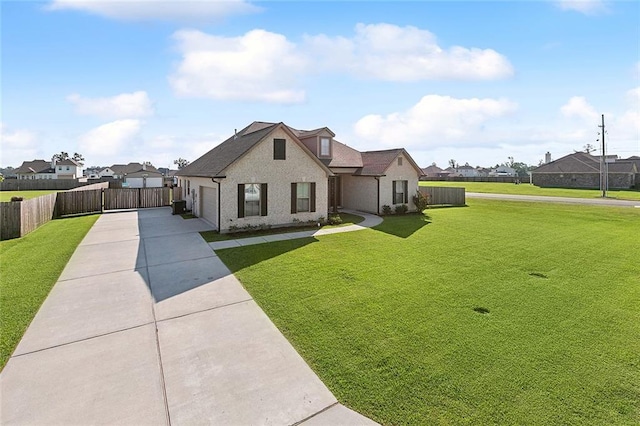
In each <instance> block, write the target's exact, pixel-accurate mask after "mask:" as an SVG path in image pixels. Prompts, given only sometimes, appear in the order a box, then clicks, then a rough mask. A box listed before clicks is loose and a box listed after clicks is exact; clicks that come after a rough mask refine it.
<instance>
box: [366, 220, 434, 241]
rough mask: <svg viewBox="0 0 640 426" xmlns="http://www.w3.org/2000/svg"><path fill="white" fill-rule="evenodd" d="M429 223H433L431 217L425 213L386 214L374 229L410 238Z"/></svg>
mask: <svg viewBox="0 0 640 426" xmlns="http://www.w3.org/2000/svg"><path fill="white" fill-rule="evenodd" d="M429 223H431V218H430V217H429V216H428V215H423V214H406V215H402V216H385V217H384V221H383V222H382V223H381V224H380V225H378V226H375V227H373V228H372V229H375V230H376V231H380V232H384V233H385V234H390V235H395V236H396V237H400V238H408V237H410V236H411V235H412V234H413V233H415V232H416V231H418V230H420V229H421V228H422V227H423V226H426V225H428V224H429Z"/></svg>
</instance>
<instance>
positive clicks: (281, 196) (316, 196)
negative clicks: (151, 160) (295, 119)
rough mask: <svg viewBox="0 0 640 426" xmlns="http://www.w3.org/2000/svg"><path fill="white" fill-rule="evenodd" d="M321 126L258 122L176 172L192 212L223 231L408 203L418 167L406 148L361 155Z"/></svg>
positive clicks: (183, 194) (283, 223)
mask: <svg viewBox="0 0 640 426" xmlns="http://www.w3.org/2000/svg"><path fill="white" fill-rule="evenodd" d="M334 138H335V134H334V133H333V132H332V131H331V130H330V129H328V128H326V127H323V128H319V129H315V130H310V131H305V130H297V129H294V128H292V127H289V126H287V125H286V124H284V123H266V122H253V123H252V124H250V125H249V126H247V127H245V128H244V129H242V130H240V131H238V132H236V133H235V134H234V135H233V136H231V137H230V138H229V139H227V140H226V141H224V142H222V143H221V144H220V145H218V146H216V147H215V148H213V149H212V150H211V151H209V152H208V153H206V154H204V155H203V156H202V157H200V158H198V159H197V160H195V161H193V162H192V163H191V164H189V165H188V166H187V167H185V168H183V169H182V170H180V171H178V172H177V173H176V176H177V178H178V186H179V187H180V188H181V190H182V196H183V198H184V199H185V200H186V202H187V208H188V209H190V210H192V212H193V214H194V215H196V216H199V217H202V218H204V219H206V220H207V221H209V222H210V223H212V224H213V225H214V226H215V227H216V229H218V230H220V231H221V232H227V231H229V230H233V229H241V228H244V227H248V226H260V225H270V226H282V225H287V224H291V223H295V222H307V221H318V220H319V219H320V218H326V217H327V214H328V212H329V211H330V210H333V209H337V208H338V207H344V208H350V209H355V210H362V211H366V212H371V213H379V212H380V211H381V209H382V206H383V205H385V204H386V205H390V206H393V205H397V204H407V205H408V207H409V209H415V207H414V205H413V202H412V200H411V198H412V196H413V194H415V191H416V190H417V186H418V178H419V176H420V175H421V170H420V168H419V167H418V166H417V165H416V164H415V162H414V161H413V159H411V157H410V156H409V154H408V153H407V152H406V151H405V150H404V149H396V150H386V151H371V152H359V151H357V150H355V149H353V148H351V147H348V146H347V145H345V144H342V143H340V142H338V141H336V140H335V139H334Z"/></svg>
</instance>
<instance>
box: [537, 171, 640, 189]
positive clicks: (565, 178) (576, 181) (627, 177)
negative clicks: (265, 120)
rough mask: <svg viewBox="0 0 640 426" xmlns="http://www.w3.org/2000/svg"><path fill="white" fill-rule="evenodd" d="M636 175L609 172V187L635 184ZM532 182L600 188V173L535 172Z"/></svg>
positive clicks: (629, 186)
mask: <svg viewBox="0 0 640 426" xmlns="http://www.w3.org/2000/svg"><path fill="white" fill-rule="evenodd" d="M635 181H636V179H635V175H633V174H629V173H609V188H610V189H614V188H618V189H628V188H632V187H633V186H634V184H635ZM532 182H533V184H534V185H536V186H541V187H557V188H591V189H593V188H595V189H598V188H600V174H598V173H564V174H561V173H535V172H534V173H533V174H532Z"/></svg>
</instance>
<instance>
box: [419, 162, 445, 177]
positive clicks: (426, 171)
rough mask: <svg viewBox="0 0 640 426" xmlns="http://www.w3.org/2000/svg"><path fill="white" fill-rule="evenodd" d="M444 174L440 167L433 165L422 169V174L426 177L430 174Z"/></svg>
mask: <svg viewBox="0 0 640 426" xmlns="http://www.w3.org/2000/svg"><path fill="white" fill-rule="evenodd" d="M442 172H443V170H442V169H441V168H440V167H438V166H435V165H433V164H432V165H430V166H428V167H425V168H424V169H422V173H423V174H425V175H426V174H430V173H442Z"/></svg>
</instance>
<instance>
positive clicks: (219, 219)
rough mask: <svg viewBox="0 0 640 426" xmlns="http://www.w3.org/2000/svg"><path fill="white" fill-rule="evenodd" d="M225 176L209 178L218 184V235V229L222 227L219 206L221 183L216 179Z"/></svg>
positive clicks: (220, 207)
mask: <svg viewBox="0 0 640 426" xmlns="http://www.w3.org/2000/svg"><path fill="white" fill-rule="evenodd" d="M225 177H226V176H214V177H212V178H211V182H213V183H216V184H218V233H220V228H221V227H222V223H220V221H221V220H222V219H221V213H222V206H221V205H220V184H221V183H222V181H219V182H216V179H224V178H225Z"/></svg>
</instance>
